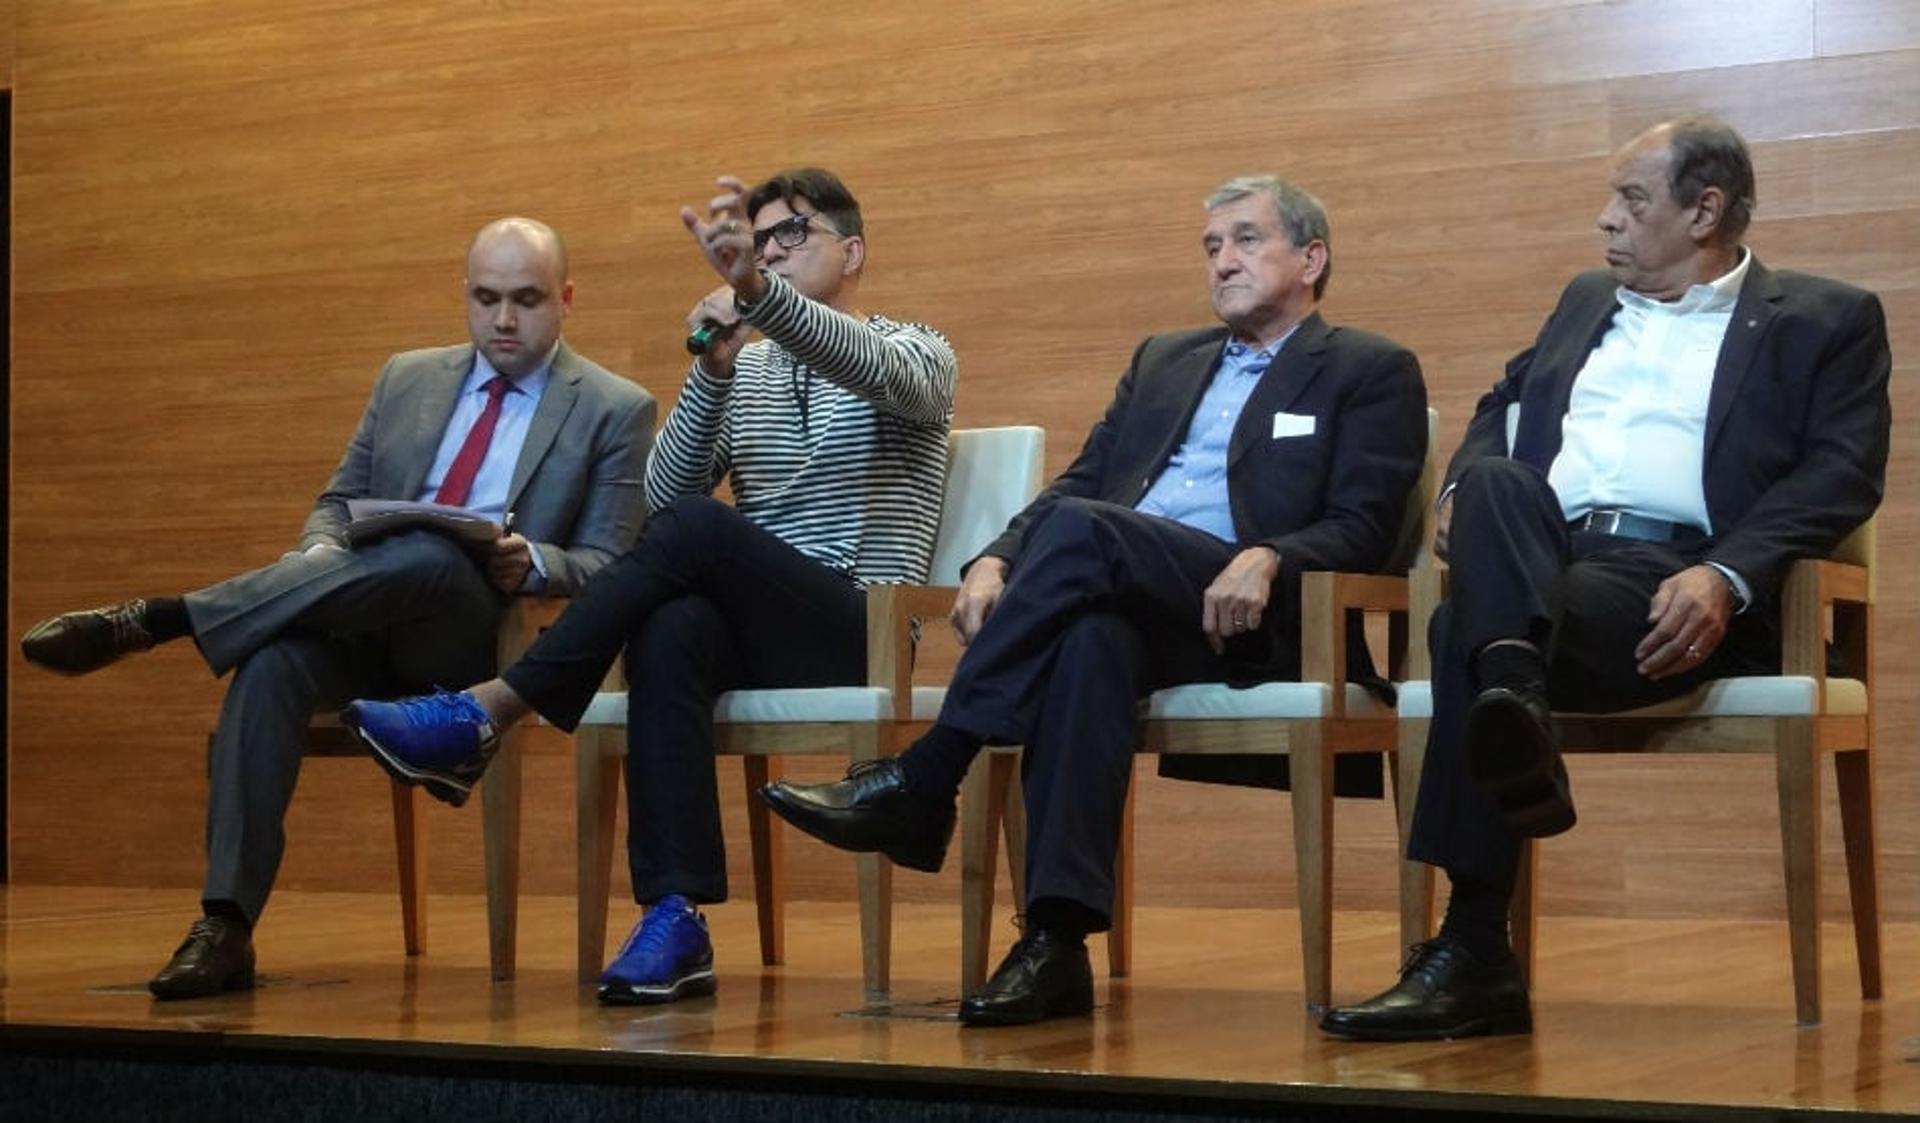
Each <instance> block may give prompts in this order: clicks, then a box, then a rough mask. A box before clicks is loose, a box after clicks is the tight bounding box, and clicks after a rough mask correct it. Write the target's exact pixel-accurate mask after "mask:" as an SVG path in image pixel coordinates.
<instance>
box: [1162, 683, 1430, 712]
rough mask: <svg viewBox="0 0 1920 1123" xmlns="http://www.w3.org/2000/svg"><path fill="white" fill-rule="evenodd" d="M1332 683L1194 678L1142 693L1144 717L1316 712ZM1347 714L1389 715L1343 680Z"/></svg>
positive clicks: (1323, 707)
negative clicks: (1246, 683) (1234, 683)
mask: <svg viewBox="0 0 1920 1123" xmlns="http://www.w3.org/2000/svg"><path fill="white" fill-rule="evenodd" d="M1332 699H1333V688H1332V687H1330V686H1328V685H1327V684H1325V683H1321V682H1263V683H1261V684H1260V685H1258V686H1250V687H1247V688H1245V689H1236V688H1234V687H1231V686H1226V685H1223V684H1221V683H1217V682H1195V683H1188V684H1187V685H1185V686H1170V687H1168V688H1167V689H1165V690H1156V691H1154V692H1153V694H1152V696H1151V697H1149V698H1148V699H1147V702H1146V706H1145V707H1144V713H1143V715H1142V716H1144V717H1145V718H1146V719H1147V720H1148V721H1219V720H1222V719H1236V718H1237V719H1243V720H1244V719H1248V718H1317V717H1326V716H1327V715H1328V714H1329V713H1330V712H1331V710H1332ZM1347 716H1348V717H1392V716H1393V711H1392V710H1390V709H1388V708H1387V707H1385V706H1383V705H1381V704H1380V702H1379V700H1378V699H1376V698H1375V697H1374V696H1373V695H1372V694H1369V693H1368V692H1367V690H1366V689H1365V688H1364V687H1360V686H1356V685H1354V684H1352V683H1348V684H1347Z"/></svg>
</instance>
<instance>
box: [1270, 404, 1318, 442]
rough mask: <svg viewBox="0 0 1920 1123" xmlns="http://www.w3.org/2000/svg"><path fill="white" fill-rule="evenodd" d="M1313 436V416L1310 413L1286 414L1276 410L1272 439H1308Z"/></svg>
mask: <svg viewBox="0 0 1920 1123" xmlns="http://www.w3.org/2000/svg"><path fill="white" fill-rule="evenodd" d="M1312 435H1313V415H1312V414H1311V413H1287V412H1285V411H1283V410H1276V411H1275V412H1274V415H1273V439H1274V440H1276V441H1277V440H1279V439H1280V438H1281V437H1310V436H1312Z"/></svg>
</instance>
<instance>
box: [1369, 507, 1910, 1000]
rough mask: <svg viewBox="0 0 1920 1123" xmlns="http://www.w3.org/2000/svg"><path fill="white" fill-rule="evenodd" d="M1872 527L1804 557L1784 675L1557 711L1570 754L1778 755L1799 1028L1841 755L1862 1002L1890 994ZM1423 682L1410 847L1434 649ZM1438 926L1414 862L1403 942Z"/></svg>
mask: <svg viewBox="0 0 1920 1123" xmlns="http://www.w3.org/2000/svg"><path fill="white" fill-rule="evenodd" d="M1873 559H1874V524H1873V522H1872V521H1871V520H1869V521H1868V522H1867V523H1865V524H1864V525H1862V526H1861V527H1860V529H1859V530H1857V531H1855V532H1854V533H1853V534H1852V535H1851V536H1849V537H1848V538H1847V540H1846V541H1845V542H1843V543H1841V544H1840V547H1839V548H1838V549H1837V550H1835V551H1834V553H1833V556H1832V557H1831V558H1828V559H1825V560H1818V561H1801V562H1797V563H1795V564H1794V566H1793V567H1792V569H1791V570H1790V571H1789V572H1788V574H1787V579H1786V582H1785V584H1784V586H1783V587H1782V590H1781V598H1780V624H1781V650H1780V659H1781V673H1780V674H1778V675H1761V676H1747V677H1739V678H1727V679H1719V680H1716V681H1714V682H1710V683H1707V684H1705V685H1704V686H1701V687H1700V688H1698V689H1697V690H1695V691H1693V692H1692V693H1690V694H1687V695H1685V696H1684V697H1681V698H1676V699H1673V700H1671V701H1667V702H1662V703H1660V704H1658V705H1654V706H1647V707H1644V708H1641V709H1636V710H1628V711H1625V712H1622V713H1613V714H1577V713H1557V714H1555V715H1554V723H1555V725H1556V726H1557V727H1558V729H1559V731H1560V736H1561V745H1562V748H1563V749H1564V750H1565V751H1567V752H1613V753H1701V754H1708V755H1713V756H1724V755H1726V754H1732V753H1742V754H1755V753H1758V754H1765V755H1771V756H1772V757H1773V758H1774V768H1775V774H1776V779H1777V786H1778V789H1779V800H1780V840H1781V848H1782V851H1783V859H1784V863H1785V871H1786V889H1787V931H1788V937H1789V941H1790V945H1791V950H1792V960H1793V994H1794V1013H1795V1017H1796V1019H1797V1020H1798V1021H1799V1022H1801V1023H1803V1024H1813V1023H1817V1022H1818V1021H1819V1020H1820V771H1821V759H1822V758H1823V757H1828V756H1830V757H1832V758H1833V767H1834V775H1835V778H1836V782H1837V784H1838V792H1839V802H1840V821H1841V836H1842V838H1843V840H1844V846H1845V850H1846V859H1847V879H1848V882H1849V888H1850V890H1851V896H1852V906H1853V931H1854V943H1855V947H1856V950H1857V952H1858V955H1859V966H1860V993H1861V996H1862V997H1863V998H1879V997H1880V994H1881V981H1880V899H1879V883H1878V876H1877V873H1876V862H1877V860H1878V859H1877V849H1876V845H1875V841H1874V822H1873V743H1874V724H1873V723H1874V712H1873V703H1874V691H1873V602H1874V594H1875V581H1874V572H1873ZM1443 578H1444V574H1443V573H1441V572H1438V571H1434V570H1427V571H1425V572H1422V573H1419V574H1417V575H1416V579H1415V582H1414V594H1413V606H1414V609H1413V614H1414V623H1415V626H1416V627H1417V628H1420V629H1422V630H1424V628H1425V622H1426V620H1427V619H1428V618H1429V617H1431V615H1432V613H1433V610H1434V608H1435V607H1436V606H1437V605H1438V603H1439V601H1440V598H1441V597H1442V596H1443V595H1444V580H1443ZM1829 645H1831V649H1832V651H1833V654H1834V655H1835V656H1836V657H1837V662H1838V664H1839V665H1840V666H1844V667H1846V668H1848V669H1849V671H1850V672H1851V673H1852V674H1854V675H1857V676H1858V677H1839V676H1832V675H1830V674H1829V672H1828V651H1829ZM1414 659H1415V663H1414V670H1413V673H1415V674H1418V675H1420V676H1421V681H1416V682H1409V683H1407V684H1406V685H1405V686H1403V687H1402V690H1401V696H1400V718H1401V733H1400V754H1399V756H1400V761H1399V767H1400V770H1401V776H1400V780H1399V782H1400V784H1401V787H1402V791H1403V792H1404V793H1406V798H1403V799H1402V801H1401V812H1402V815H1401V838H1402V841H1403V842H1404V840H1405V838H1406V830H1407V827H1408V825H1409V824H1410V823H1411V822H1412V815H1413V805H1414V800H1413V798H1412V796H1413V793H1416V792H1417V791H1418V790H1419V786H1420V768H1421V766H1422V763H1423V760H1424V756H1425V751H1426V738H1427V727H1428V725H1429V724H1430V720H1431V718H1432V716H1433V692H1432V684H1431V682H1430V681H1427V676H1428V675H1429V673H1430V665H1429V664H1428V662H1427V659H1428V656H1427V653H1426V650H1425V647H1424V645H1422V646H1421V647H1420V649H1419V650H1418V651H1417V652H1416V653H1415V655H1414ZM1538 862H1539V848H1538V846H1536V845H1534V844H1533V843H1532V842H1529V843H1528V844H1527V845H1526V846H1525V848H1524V850H1523V852H1522V858H1521V863H1520V876H1519V879H1518V881H1517V883H1516V885H1515V887H1514V897H1513V912H1512V917H1513V941H1514V950H1515V952H1516V953H1517V954H1518V955H1519V956H1520V959H1521V964H1522V967H1523V969H1524V970H1525V972H1526V973H1527V976H1528V977H1529V978H1531V977H1532V975H1533V959H1534V948H1535V944H1536V941H1535V927H1534V926H1535V921H1536V915H1535V910H1534V890H1535V885H1536V883H1537V874H1538ZM1432 927H1433V875H1432V870H1431V869H1430V868H1429V867H1427V866H1424V865H1420V864H1419V863H1414V862H1408V863H1406V864H1405V866H1404V867H1403V870H1402V874H1401V913H1400V928H1401V937H1402V939H1403V941H1405V942H1407V943H1414V942H1417V941H1419V940H1422V939H1425V938H1426V937H1427V934H1428V933H1429V932H1430V931H1431V930H1432Z"/></svg>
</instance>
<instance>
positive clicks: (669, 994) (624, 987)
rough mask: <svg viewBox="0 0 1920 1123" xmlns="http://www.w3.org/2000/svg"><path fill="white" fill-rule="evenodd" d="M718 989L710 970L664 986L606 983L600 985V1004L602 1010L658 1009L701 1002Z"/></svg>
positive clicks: (711, 969) (707, 969) (697, 972)
mask: <svg viewBox="0 0 1920 1123" xmlns="http://www.w3.org/2000/svg"><path fill="white" fill-rule="evenodd" d="M716 989H718V983H717V981H716V980H715V979H714V977H713V968H711V967H708V968H706V969H704V970H700V971H695V972H693V973H692V974H688V975H682V976H680V977H679V978H677V979H675V980H674V981H673V982H672V983H671V984H668V985H666V986H651V987H646V986H634V985H633V984H632V983H621V982H607V983H601V984H600V1004H601V1005H602V1006H658V1005H661V1004H663V1003H667V1002H678V1001H680V1000H681V999H682V998H700V997H704V996H705V995H709V994H712V993H713V992H714V991H715V990H716Z"/></svg>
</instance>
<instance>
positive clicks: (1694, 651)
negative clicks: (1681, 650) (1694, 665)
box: [1687, 643, 1700, 659]
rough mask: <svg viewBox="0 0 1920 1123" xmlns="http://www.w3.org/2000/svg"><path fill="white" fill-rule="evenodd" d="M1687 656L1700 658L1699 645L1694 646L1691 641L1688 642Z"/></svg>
mask: <svg viewBox="0 0 1920 1123" xmlns="http://www.w3.org/2000/svg"><path fill="white" fill-rule="evenodd" d="M1687 658H1689V659H1698V658H1700V648H1699V647H1697V646H1695V645H1694V644H1691V643H1690V644H1688V645H1687Z"/></svg>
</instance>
